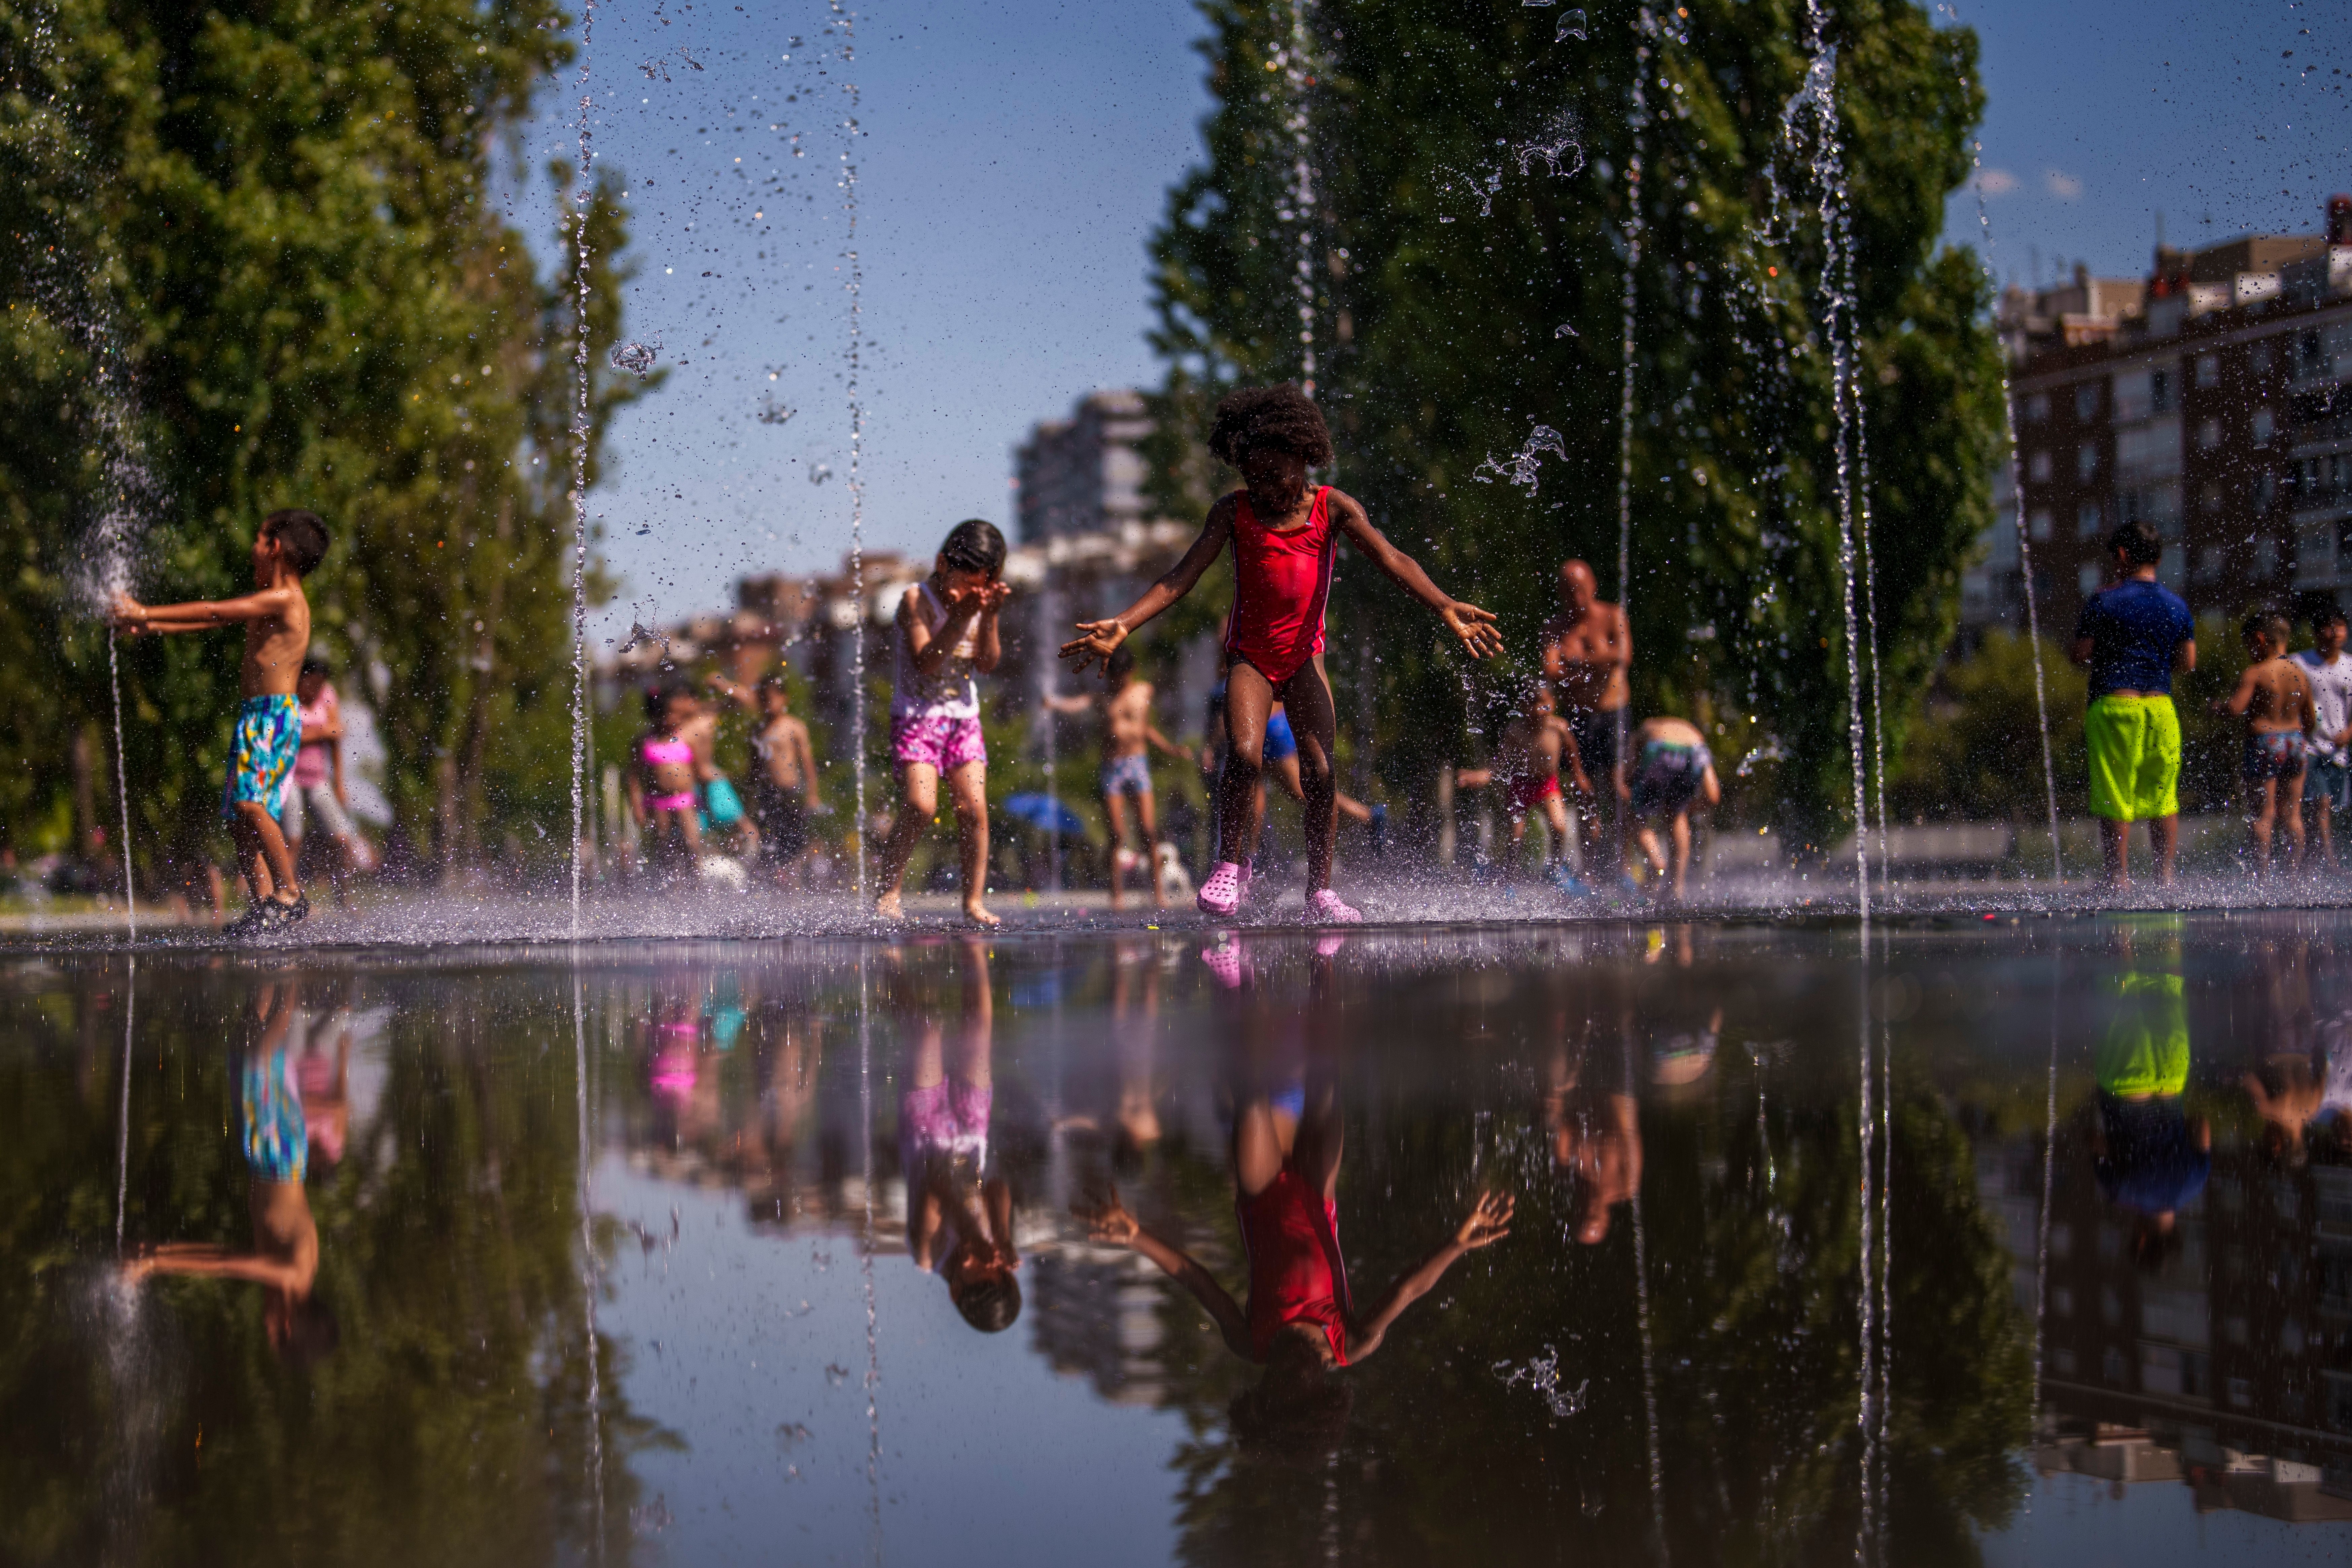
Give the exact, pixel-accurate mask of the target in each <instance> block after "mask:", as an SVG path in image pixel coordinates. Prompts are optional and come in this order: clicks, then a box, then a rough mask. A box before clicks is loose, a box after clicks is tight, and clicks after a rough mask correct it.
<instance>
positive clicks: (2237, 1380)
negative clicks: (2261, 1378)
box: [2230, 1377, 2254, 1410]
mask: <svg viewBox="0 0 2352 1568" xmlns="http://www.w3.org/2000/svg"><path fill="white" fill-rule="evenodd" d="M2253 1402H2254V1385H2253V1384H2251V1383H2249V1382H2247V1381H2246V1380H2245V1379H2244V1378H2242V1377H2233V1378H2231V1380H2230V1403H2231V1405H2236V1406H2237V1407H2238V1408H2239V1409H2241V1410H2243V1409H2244V1408H2245V1407H2246V1406H2247V1405H2252V1403H2253Z"/></svg>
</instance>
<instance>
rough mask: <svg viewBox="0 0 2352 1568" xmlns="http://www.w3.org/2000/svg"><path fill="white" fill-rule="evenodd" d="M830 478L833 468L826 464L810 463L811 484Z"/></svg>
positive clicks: (817, 483)
mask: <svg viewBox="0 0 2352 1568" xmlns="http://www.w3.org/2000/svg"><path fill="white" fill-rule="evenodd" d="M831 478H833V469H832V468H830V467H829V466H827V465H826V464H824V463H812V464H810V465H809V483H811V484H813V485H821V484H823V483H824V481H825V480H827V479H831Z"/></svg>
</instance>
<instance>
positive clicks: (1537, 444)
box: [1470, 425, 1568, 495]
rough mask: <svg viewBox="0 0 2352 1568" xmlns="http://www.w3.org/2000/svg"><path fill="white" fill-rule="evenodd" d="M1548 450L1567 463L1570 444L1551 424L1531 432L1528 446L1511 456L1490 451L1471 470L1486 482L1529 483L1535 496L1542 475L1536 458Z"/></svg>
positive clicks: (1473, 474)
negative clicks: (1498, 480) (1498, 454)
mask: <svg viewBox="0 0 2352 1568" xmlns="http://www.w3.org/2000/svg"><path fill="white" fill-rule="evenodd" d="M1546 452H1549V453H1551V454H1553V455H1554V456H1555V457H1557V458H1559V459H1560V460H1561V461H1562V462H1566V461H1567V460H1568V443H1567V442H1565V441H1564V440H1562V439H1561V438H1560V434H1559V431H1557V430H1555V429H1553V428H1552V427H1551V426H1549V425H1538V426H1536V427H1535V428H1534V429H1532V430H1530V431H1528V441H1527V445H1526V446H1524V447H1520V448H1519V449H1518V450H1517V452H1514V453H1512V454H1511V456H1510V457H1509V458H1501V459H1498V458H1496V457H1495V456H1494V455H1493V454H1491V453H1489V454H1488V455H1487V456H1486V458H1485V460H1484V461H1482V462H1480V463H1479V465H1478V466H1477V467H1476V468H1474V469H1472V470H1471V473H1470V477H1471V478H1472V479H1475V480H1477V481H1478V482H1479V483H1480V484H1482V485H1491V484H1493V483H1494V482H1495V481H1496V479H1508V480H1509V481H1510V482H1511V483H1513V484H1515V485H1525V486H1527V488H1528V494H1529V495H1533V494H1535V493H1536V481H1537V479H1538V471H1537V462H1536V459H1537V458H1538V457H1539V456H1541V455H1542V454H1543V453H1546ZM1490 470H1491V472H1490Z"/></svg>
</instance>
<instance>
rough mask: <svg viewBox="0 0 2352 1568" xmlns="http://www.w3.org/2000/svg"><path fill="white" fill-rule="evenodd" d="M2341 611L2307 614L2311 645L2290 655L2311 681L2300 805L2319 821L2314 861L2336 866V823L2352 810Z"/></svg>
mask: <svg viewBox="0 0 2352 1568" xmlns="http://www.w3.org/2000/svg"><path fill="white" fill-rule="evenodd" d="M2344 633H2345V625H2344V612H2343V611H2342V610H2341V609H2338V608H2337V607H2336V605H2326V606H2325V607H2323V608H2322V609H2321V610H2320V612H2319V613H2318V614H2317V615H2315V616H2312V617H2311V641H2312V646H2311V647H2309V648H2306V649H2305V651H2303V652H2302V653H2299V654H2296V655H2295V656H2294V662H2295V663H2297V664H2299V665H2301V666H2302V667H2303V678H2304V679H2305V680H2307V681H2309V682H2311V707H2312V711H2313V713H2314V714H2315V716H2316V717H2317V719H2318V721H2319V723H2318V728H2317V729H2316V731H2314V733H2313V734H2312V736H2311V743H2310V753H2311V754H2310V758H2309V760H2308V762H2307V763H2305V767H2304V770H2303V802H2304V807H2305V809H2306V810H2308V811H2309V812H2310V813H2311V815H2312V816H2314V817H2315V818H2316V819H2317V821H2318V823H2319V859H2320V863H2321V864H2322V865H2324V866H2326V867H2328V868H2331V869H2332V868H2334V867H2335V865H2336V824H2335V822H2334V820H2333V818H2334V817H2335V816H2336V814H2337V813H2339V812H2347V811H2352V752H2347V750H2346V748H2347V746H2352V658H2345V657H2344Z"/></svg>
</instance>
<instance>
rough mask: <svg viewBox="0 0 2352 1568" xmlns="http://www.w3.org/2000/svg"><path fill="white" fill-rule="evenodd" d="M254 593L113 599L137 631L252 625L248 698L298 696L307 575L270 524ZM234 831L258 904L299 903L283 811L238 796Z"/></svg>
mask: <svg viewBox="0 0 2352 1568" xmlns="http://www.w3.org/2000/svg"><path fill="white" fill-rule="evenodd" d="M253 584H254V592H252V593H250V594H247V595H244V596H243V597H241V598H236V599H196V600H191V601H189V602H187V603H185V604H179V605H142V604H141V603H139V601H138V600H136V599H133V598H132V597H131V595H128V594H117V595H115V596H114V604H113V606H112V613H113V623H114V627H115V629H116V630H117V631H120V632H123V633H127V634H129V635H131V636H133V637H163V636H169V635H171V634H172V633H174V632H208V631H213V630H215V629H217V628H219V627H221V626H243V627H245V658H244V660H243V662H242V663H241V664H240V665H239V666H238V668H237V690H238V692H239V694H240V695H242V696H246V697H291V696H293V695H294V683H295V679H296V677H297V676H298V675H299V673H300V671H301V668H302V660H303V658H304V656H306V655H307V654H308V653H309V652H310V600H309V599H308V598H306V597H304V595H303V593H302V577H301V574H299V573H298V572H296V571H295V570H294V566H293V563H292V561H291V560H290V559H289V556H288V553H287V551H286V548H285V546H284V545H282V544H281V543H279V542H278V535H277V533H276V532H275V531H273V530H271V529H268V528H266V527H265V528H263V529H262V530H261V531H259V532H257V534H255V536H254V540H253ZM229 830H230V834H231V836H232V837H234V838H235V839H236V863H237V869H238V871H240V872H241V873H243V875H244V877H245V885H246V889H247V891H248V892H250V893H251V894H252V896H253V900H254V902H255V903H256V905H258V904H259V903H260V901H261V900H264V899H269V898H275V899H278V900H280V901H281V902H284V903H289V904H290V903H292V902H294V901H295V900H297V899H299V898H300V897H301V893H302V889H301V885H300V883H299V882H298V881H297V880H296V879H295V875H294V857H293V856H292V855H291V854H290V853H289V852H288V850H287V847H286V836H285V834H284V833H282V832H281V831H279V829H278V818H277V817H276V816H273V815H271V813H270V810H269V807H268V805H265V804H263V803H262V802H260V801H257V800H241V801H237V802H236V803H235V810H234V813H233V815H232V816H231V818H230V822H229Z"/></svg>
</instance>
